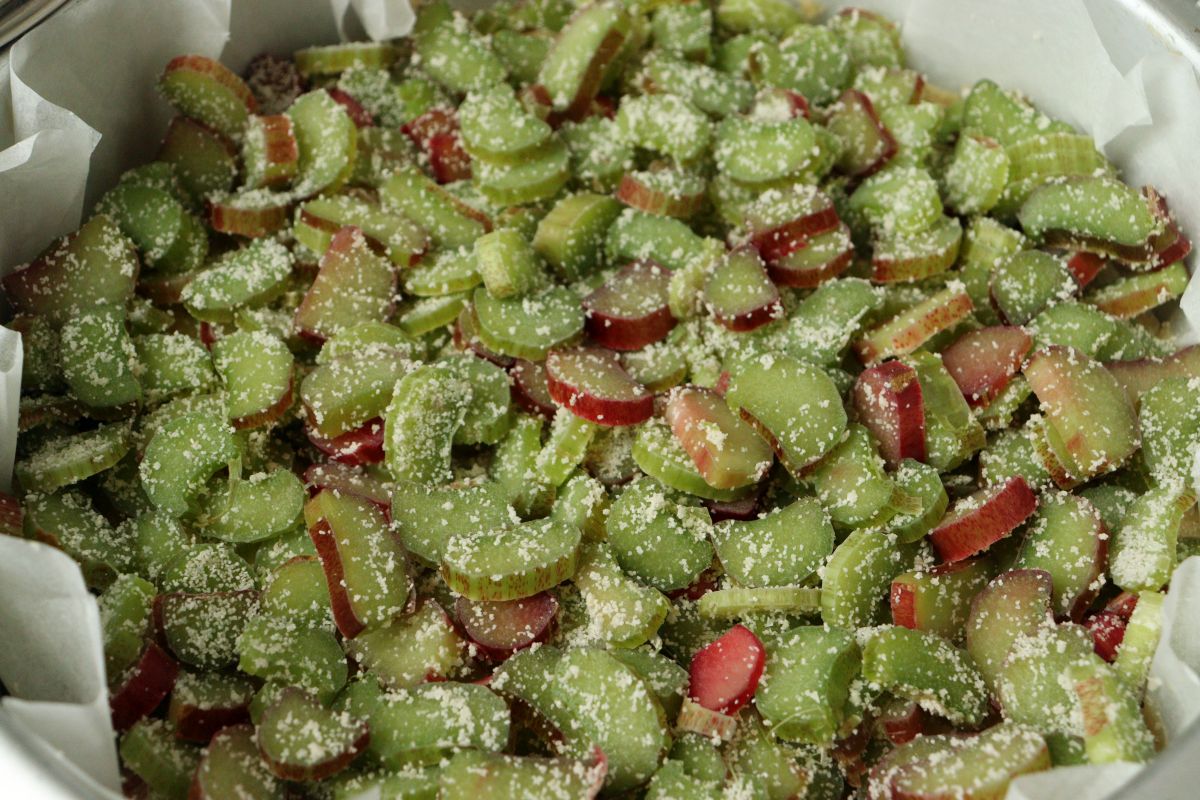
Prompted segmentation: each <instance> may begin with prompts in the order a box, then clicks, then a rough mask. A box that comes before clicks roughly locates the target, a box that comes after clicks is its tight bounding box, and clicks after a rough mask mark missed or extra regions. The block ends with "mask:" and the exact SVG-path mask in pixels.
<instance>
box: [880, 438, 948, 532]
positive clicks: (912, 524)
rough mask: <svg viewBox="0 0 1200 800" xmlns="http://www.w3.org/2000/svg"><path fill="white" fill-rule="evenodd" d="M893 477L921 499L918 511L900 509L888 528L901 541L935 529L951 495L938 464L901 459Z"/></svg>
mask: <svg viewBox="0 0 1200 800" xmlns="http://www.w3.org/2000/svg"><path fill="white" fill-rule="evenodd" d="M893 479H894V480H895V482H896V488H897V489H898V490H900V491H901V492H904V494H906V495H907V496H908V497H909V502H914V503H919V504H920V507H919V508H918V509H917V510H916V511H901V512H897V513H896V515H895V516H893V517H892V518H891V519H890V520H888V523H887V530H888V531H889V532H891V533H895V534H896V538H897V539H898V540H899V541H900V542H901V543H902V544H908V543H910V542H915V541H917V540H919V539H920V538H921V537H923V536H924V535H925V534H927V533H928V532H929V531H931V530H932V529H933V527H934V526H935V525H937V523H938V522H939V521H940V520H941V519H942V517H943V516H944V515H945V513H946V507H947V506H948V505H949V504H950V499H949V497H948V496H947V494H946V487H945V486H944V485H943V484H942V478H941V475H940V474H939V473H938V471H937V468H936V467H932V466H930V465H928V464H922V463H920V462H918V461H912V460H910V459H905V460H904V461H901V462H900V466H899V468H897V470H896V472H895V474H894V475H893Z"/></svg>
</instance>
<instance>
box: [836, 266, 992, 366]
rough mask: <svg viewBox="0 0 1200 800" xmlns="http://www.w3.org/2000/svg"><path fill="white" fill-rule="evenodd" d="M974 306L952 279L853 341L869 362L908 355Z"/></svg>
mask: <svg viewBox="0 0 1200 800" xmlns="http://www.w3.org/2000/svg"><path fill="white" fill-rule="evenodd" d="M973 308H974V304H973V303H972V302H971V296H970V295H969V294H967V291H966V288H965V287H964V286H963V285H962V284H961V283H957V282H952V283H950V284H949V285H947V287H946V288H945V289H943V290H942V291H940V292H938V293H937V294H935V295H933V296H932V297H929V298H928V299H926V300H923V301H921V302H920V303H917V304H916V305H915V306H912V307H911V308H909V309H907V310H905V311H902V312H901V313H899V314H897V315H896V316H894V317H892V318H891V319H890V320H888V321H887V322H885V323H883V324H881V325H879V326H877V327H875V328H872V329H871V330H870V331H868V332H867V334H866V335H865V336H864V337H862V338H861V339H858V340H857V341H855V342H854V352H855V353H856V354H857V355H858V358H859V360H860V361H862V363H863V364H865V365H868V366H870V365H871V364H876V363H878V362H880V361H883V360H884V359H887V358H889V357H891V356H902V355H906V354H908V353H911V352H913V351H914V350H916V349H917V348H919V347H920V346H921V345H923V344H925V343H926V342H928V341H929V340H930V339H931V338H933V337H934V336H935V335H936V334H938V333H940V332H942V331H944V330H948V329H949V328H952V327H953V326H955V325H957V324H958V323H959V322H961V321H962V320H963V319H965V318H966V316H967V315H968V314H970V313H971V310H972V309H973Z"/></svg>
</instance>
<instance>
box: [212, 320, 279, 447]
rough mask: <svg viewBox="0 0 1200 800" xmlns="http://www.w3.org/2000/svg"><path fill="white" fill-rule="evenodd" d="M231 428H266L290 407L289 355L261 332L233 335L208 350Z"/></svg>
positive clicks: (272, 337) (277, 341)
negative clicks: (218, 379) (222, 392)
mask: <svg viewBox="0 0 1200 800" xmlns="http://www.w3.org/2000/svg"><path fill="white" fill-rule="evenodd" d="M212 356H213V365H214V366H215V367H216V370H217V374H218V375H219V376H220V377H221V382H222V384H224V386H225V392H226V409H227V413H228V415H229V421H230V423H231V424H232V425H233V427H235V428H238V429H239V430H240V429H244V428H257V427H261V426H264V425H269V424H271V423H273V422H275V421H277V420H278V419H279V418H280V417H282V416H283V415H284V414H285V413H286V412H287V411H288V409H289V408H291V406H292V367H293V358H292V353H291V351H290V350H288V348H287V345H286V344H284V343H283V341H282V340H281V339H278V338H276V337H275V336H272V335H271V334H269V333H266V332H265V331H236V332H234V333H231V334H229V335H228V336H223V337H221V339H220V341H218V342H216V343H214V344H213V346H212Z"/></svg>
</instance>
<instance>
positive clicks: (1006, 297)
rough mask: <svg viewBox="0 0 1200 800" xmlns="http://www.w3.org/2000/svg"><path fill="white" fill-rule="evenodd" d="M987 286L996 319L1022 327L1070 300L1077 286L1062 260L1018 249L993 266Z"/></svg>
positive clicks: (1049, 255)
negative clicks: (996, 314) (1055, 305)
mask: <svg viewBox="0 0 1200 800" xmlns="http://www.w3.org/2000/svg"><path fill="white" fill-rule="evenodd" d="M990 287H991V288H990V293H991V301H992V306H993V307H994V308H995V309H996V311H997V312H998V313H999V314H1000V317H1001V318H1002V319H1004V320H1005V321H1006V322H1008V323H1009V324H1011V325H1024V324H1025V323H1027V322H1029V321H1030V320H1031V319H1033V318H1034V317H1036V316H1037V315H1038V314H1039V313H1040V312H1042V311H1043V310H1045V309H1047V308H1048V307H1050V306H1052V305H1054V304H1055V303H1059V302H1062V301H1064V300H1068V299H1070V298H1071V296H1072V295H1073V294H1074V293H1075V291H1076V289H1077V284H1076V282H1075V279H1074V278H1073V277H1072V275H1071V273H1070V272H1069V271H1068V270H1067V267H1066V264H1065V262H1064V261H1063V260H1062V259H1060V258H1058V257H1056V256H1053V255H1051V254H1049V253H1044V252H1042V251H1041V250H1021V251H1020V252H1017V253H1014V254H1013V255H1011V256H1009V257H1008V258H1006V259H1004V260H1003V261H1001V262H1000V263H999V264H997V265H996V267H995V269H993V270H992V274H991V280H990Z"/></svg>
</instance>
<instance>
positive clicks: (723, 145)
mask: <svg viewBox="0 0 1200 800" xmlns="http://www.w3.org/2000/svg"><path fill="white" fill-rule="evenodd" d="M815 144H816V134H815V133H814V132H813V127H812V125H810V124H809V123H808V121H807V120H806V119H804V118H803V117H795V118H787V119H783V120H779V121H775V120H768V119H762V118H757V117H755V116H731V117H726V118H725V119H724V120H722V121H721V124H720V125H718V126H717V129H716V132H715V134H714V141H713V158H714V159H715V161H716V164H717V169H719V170H720V171H721V172H723V173H725V174H726V175H728V176H730V177H731V178H733V179H735V180H739V181H747V182H753V183H762V182H766V181H772V180H776V179H779V178H784V177H787V176H789V175H795V174H796V173H798V172H799V171H800V170H801V169H803V168H804V167H805V166H806V165H807V164H808V163H809V161H810V160H811V159H812V156H813V149H814V145H815Z"/></svg>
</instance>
